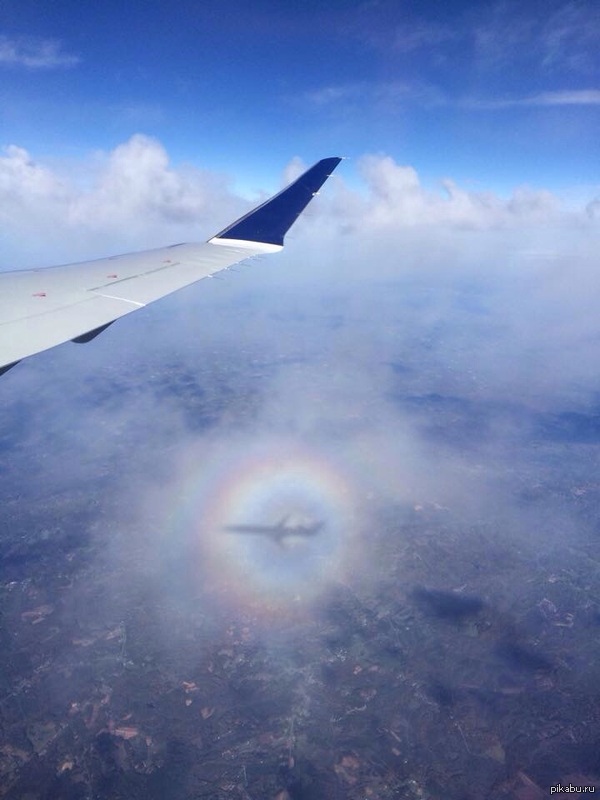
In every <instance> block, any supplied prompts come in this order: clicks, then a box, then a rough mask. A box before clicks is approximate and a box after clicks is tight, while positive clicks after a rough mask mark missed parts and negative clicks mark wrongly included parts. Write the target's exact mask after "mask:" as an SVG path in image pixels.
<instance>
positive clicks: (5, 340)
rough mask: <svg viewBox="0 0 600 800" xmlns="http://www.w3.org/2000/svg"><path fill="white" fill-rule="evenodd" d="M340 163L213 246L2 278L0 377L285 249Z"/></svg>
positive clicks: (329, 161)
mask: <svg viewBox="0 0 600 800" xmlns="http://www.w3.org/2000/svg"><path fill="white" fill-rule="evenodd" d="M340 160H341V159H339V158H325V159H323V160H322V161H319V162H318V163H317V164H315V165H314V166H313V167H311V168H310V169H309V170H307V171H306V172H305V173H304V174H303V175H301V176H300V177H299V178H298V179H297V180H296V181H294V182H293V183H291V184H290V185H289V186H288V187H287V188H285V189H284V190H283V191H281V192H279V194H277V195H275V196H274V197H272V198H271V199H270V200H267V202H266V203H263V204H262V205H260V206H258V207H257V208H255V209H254V210H252V211H250V212H249V213H248V214H246V215H245V216H243V217H242V218H241V219H239V220H237V221H236V222H234V223H233V224H232V225H229V226H228V227H227V228H225V230H223V231H221V232H220V233H218V234H217V235H216V236H214V237H213V238H212V239H209V241H208V242H204V243H201V244H176V245H171V246H170V247H162V248H159V249H158V250H147V251H145V252H141V253H129V254H127V255H121V256H112V257H110V258H101V259H99V260H97V261H87V262H83V263H81V264H67V265H65V266H60V267H46V268H44V269H34V270H25V271H18V272H3V273H0V374H2V373H3V372H6V370H8V369H10V368H11V367H13V366H15V364H17V363H18V362H19V361H21V360H22V359H23V358H26V357H27V356H31V355H33V354H34V353H39V352H41V351H42V350H47V349H48V348H50V347H54V346H55V345H57V344H62V343H63V342H67V341H70V340H71V341H75V342H80V343H82V342H87V341H90V340H91V339H93V338H94V337H95V336H97V335H98V334H99V333H101V332H102V331H103V330H104V329H105V328H106V327H108V325H110V324H111V322H114V321H115V320H116V319H119V317H123V316H125V314H130V313H131V312H132V311H136V310H137V309H138V308H143V306H145V305H147V304H148V303H152V302H153V301H154V300H159V299H160V298H161V297H165V295H168V294H171V292H175V291H177V289H181V288H183V287H184V286H189V285H190V284H191V283H195V282H196V281H199V280H201V279H202V278H207V277H210V276H211V275H214V274H215V273H217V272H219V271H220V270H223V269H227V268H228V267H231V266H232V265H233V264H237V263H238V262H240V261H243V260H244V259H246V258H249V257H251V256H256V255H261V254H264V253H273V252H277V251H279V250H281V248H282V247H283V240H284V236H285V234H286V233H287V231H288V230H289V228H290V227H291V226H292V225H293V223H294V222H295V220H296V219H297V218H298V216H299V215H300V214H301V213H302V211H303V210H304V208H305V207H306V206H307V205H308V203H309V202H310V200H311V199H312V197H313V196H314V195H315V194H316V193H317V192H318V190H319V189H320V187H321V186H322V185H323V183H324V182H325V181H326V180H327V178H328V177H329V175H330V174H331V173H332V172H333V170H334V169H335V168H336V167H337V165H338V164H339V162H340Z"/></svg>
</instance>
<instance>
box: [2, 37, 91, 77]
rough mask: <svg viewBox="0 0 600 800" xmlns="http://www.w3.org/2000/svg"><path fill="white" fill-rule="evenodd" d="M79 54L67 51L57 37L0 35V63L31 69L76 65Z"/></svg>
mask: <svg viewBox="0 0 600 800" xmlns="http://www.w3.org/2000/svg"><path fill="white" fill-rule="evenodd" d="M79 62H80V58H79V56H75V55H72V54H70V53H66V52H65V51H64V50H63V46H62V43H61V42H59V41H57V40H56V39H40V38H37V37H30V36H27V37H26V36H22V37H18V38H11V37H9V36H0V64H4V65H6V66H10V67H27V68H29V69H55V68H57V67H74V66H75V65H76V64H78V63H79Z"/></svg>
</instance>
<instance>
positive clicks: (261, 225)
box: [210, 156, 343, 247]
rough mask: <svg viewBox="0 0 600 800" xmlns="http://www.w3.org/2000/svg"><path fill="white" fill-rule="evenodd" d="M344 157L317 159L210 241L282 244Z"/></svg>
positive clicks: (280, 245)
mask: <svg viewBox="0 0 600 800" xmlns="http://www.w3.org/2000/svg"><path fill="white" fill-rule="evenodd" d="M342 160H343V159H342V157H341V156H330V157H328V158H322V159H321V160H320V161H317V163H316V164H313V166H312V167H310V168H309V169H307V170H306V171H305V172H303V173H302V175H300V176H299V177H298V178H296V180H295V181H292V183H290V184H289V185H288V186H286V187H285V189H283V190H282V191H281V192H279V193H278V194H276V195H275V196H274V197H271V198H270V199H269V200H267V201H266V202H265V203H262V205H260V206H258V207H257V208H254V209H252V211H250V212H248V214H245V215H244V216H243V217H241V218H240V219H238V220H236V221H235V222H233V223H232V224H231V225H229V226H228V227H227V228H225V229H224V230H222V231H220V233H217V234H216V235H215V236H213V237H212V239H211V240H210V241H211V242H212V243H213V244H214V243H215V240H218V239H227V240H228V241H231V240H241V241H245V242H257V243H262V244H270V245H277V246H279V247H283V240H284V237H285V235H286V233H287V232H288V230H289V229H290V228H291V226H292V225H293V224H294V222H295V221H296V220H297V219H298V217H299V216H300V214H301V213H302V212H303V211H304V209H305V208H306V206H307V205H308V204H309V203H310V201H311V200H312V198H313V197H314V196H315V195H316V194H318V192H319V189H320V188H321V186H323V184H324V183H325V181H326V180H327V178H329V177H330V175H331V174H332V172H333V171H334V169H335V168H336V167H337V166H338V164H339V163H340V161H342Z"/></svg>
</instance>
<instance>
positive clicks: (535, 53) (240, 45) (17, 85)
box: [0, 0, 600, 192]
mask: <svg viewBox="0 0 600 800" xmlns="http://www.w3.org/2000/svg"><path fill="white" fill-rule="evenodd" d="M0 74H1V79H0V143H1V144H2V145H4V146H6V145H9V144H14V145H17V146H19V147H23V148H25V149H27V150H28V151H29V152H30V153H31V154H32V155H34V156H35V157H36V158H39V159H45V160H49V159H55V160H62V159H72V158H80V159H81V158H84V157H86V155H87V154H89V152H90V151H95V150H104V151H109V150H111V149H112V148H114V147H116V146H117V145H119V144H120V143H122V142H124V141H126V140H127V139H129V138H130V137H131V136H132V135H133V134H136V133H143V134H145V135H147V136H151V137H155V138H157V139H158V140H159V141H160V142H162V144H163V145H164V147H165V148H166V150H167V151H168V153H169V156H170V158H171V159H173V160H174V161H175V162H176V163H180V162H187V163H191V164H193V165H196V166H199V167H202V168H211V169H214V170H217V171H220V172H225V173H227V174H229V175H232V176H235V179H236V181H237V182H238V183H237V185H238V186H239V187H242V188H244V187H251V188H254V189H256V188H265V189H271V188H274V186H273V185H270V184H269V181H274V180H275V178H274V177H273V176H274V175H276V174H279V173H276V170H278V169H280V168H281V165H282V164H285V163H287V162H288V161H289V159H290V158H291V157H292V156H295V155H297V156H300V157H301V158H302V159H304V160H305V161H306V162H311V161H314V160H316V159H317V158H319V157H321V156H324V155H337V154H341V155H347V156H351V157H352V158H353V159H357V158H358V157H360V156H361V155H363V154H365V153H379V154H385V155H389V156H391V157H392V158H393V159H395V161H397V162H398V163H400V164H410V165H412V166H414V167H415V168H416V169H417V170H418V172H419V175H420V176H421V178H422V179H423V180H424V181H435V180H438V179H440V178H445V177H450V178H452V179H454V180H457V181H459V182H461V183H463V184H466V185H468V186H472V187H475V188H480V189H481V188H485V189H490V190H494V191H498V192H508V191H509V190H510V189H512V188H513V187H514V186H515V185H520V184H529V185H532V186H536V187H544V188H547V189H550V190H553V191H559V192H562V191H565V190H567V189H571V188H572V187H586V186H590V185H591V186H594V185H597V183H598V180H597V166H598V164H599V163H600V144H599V137H598V135H597V133H598V129H599V122H600V80H599V75H600V9H599V7H598V5H597V3H595V2H593V1H592V0H590V2H585V1H584V2H564V1H563V0H560V2H557V1H556V0H550V2H531V0H529V2H518V3H517V2H510V1H509V2H485V3H481V2H456V3H451V4H450V3H443V2H427V3H424V2H416V3H415V2H413V3H399V2H387V0H381V2H378V1H377V0H373V1H372V2H339V0H338V2H335V1H334V2H330V3H328V4H326V5H324V4H322V3H316V2H304V3H302V4H300V5H298V6H296V5H295V4H291V3H289V4H288V3H285V2H279V3H274V2H265V0H258V2H254V3H252V4H249V3H243V2H229V3H216V2H208V3H202V4H200V3H195V2H178V3H176V4H173V5H168V4H164V3H157V2H149V3H143V4H141V3H130V4H123V3H117V2H110V1H108V2H103V3H101V4H96V3H93V4H88V3H84V4H82V3H80V2H67V1H65V0H62V1H61V0H59V1H58V2H53V3H47V2H40V1H39V0H5V2H4V3H3V4H2V7H1V8H0ZM350 174H351V173H350V171H347V175H350Z"/></svg>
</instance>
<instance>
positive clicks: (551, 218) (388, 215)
mask: <svg viewBox="0 0 600 800" xmlns="http://www.w3.org/2000/svg"><path fill="white" fill-rule="evenodd" d="M359 168H360V171H361V173H362V175H363V178H364V180H365V182H366V184H367V188H368V195H367V197H366V198H365V197H363V198H360V199H358V200H357V202H355V204H354V209H353V211H352V212H350V213H348V219H347V220H346V222H347V223H348V224H351V225H352V226H354V227H357V228H359V229H363V228H367V229H382V228H385V229H388V230H393V229H399V228H406V227H426V228H437V227H439V226H446V227H454V228H470V229H479V230H487V229H497V228H513V227H519V226H530V225H532V224H533V225H548V224H556V223H557V222H559V221H562V222H566V221H567V220H568V219H569V215H568V214H567V213H566V212H564V211H561V207H560V202H559V199H558V198H557V197H556V196H554V195H553V194H552V193H551V192H549V191H547V190H543V189H532V188H528V187H517V188H515V190H514V191H513V194H512V195H511V197H509V198H508V199H503V198H501V197H499V196H498V195H497V194H495V193H493V192H491V191H488V192H481V191H480V192H475V191H471V190H468V189H465V188H463V187H461V186H459V185H457V184H456V182H454V181H452V180H450V179H444V180H443V181H442V182H441V188H442V191H433V190H430V189H427V188H426V187H424V186H423V185H422V183H421V181H420V179H419V176H418V173H417V171H416V170H415V169H414V168H413V167H411V166H403V165H400V164H397V163H396V162H395V161H394V160H393V159H392V158H390V157H389V156H365V157H364V158H363V159H362V160H361V161H360V162H359ZM349 207H350V206H349ZM581 216H582V218H583V212H582V215H581Z"/></svg>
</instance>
